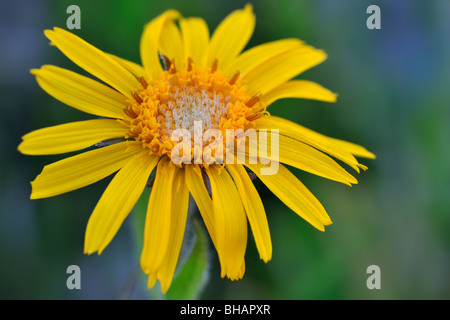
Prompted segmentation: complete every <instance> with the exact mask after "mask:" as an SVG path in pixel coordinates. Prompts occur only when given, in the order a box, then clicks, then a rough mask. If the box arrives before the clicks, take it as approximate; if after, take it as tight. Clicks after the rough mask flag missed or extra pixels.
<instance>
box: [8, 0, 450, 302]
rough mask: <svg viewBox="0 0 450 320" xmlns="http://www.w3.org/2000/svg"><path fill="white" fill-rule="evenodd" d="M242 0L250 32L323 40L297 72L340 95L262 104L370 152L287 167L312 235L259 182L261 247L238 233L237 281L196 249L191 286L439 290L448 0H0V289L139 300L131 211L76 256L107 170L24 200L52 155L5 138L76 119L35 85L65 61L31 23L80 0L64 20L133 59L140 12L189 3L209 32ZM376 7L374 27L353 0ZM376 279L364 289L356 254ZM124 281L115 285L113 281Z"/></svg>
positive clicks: (268, 295) (446, 181)
mask: <svg viewBox="0 0 450 320" xmlns="http://www.w3.org/2000/svg"><path fill="white" fill-rule="evenodd" d="M247 2H251V3H252V4H253V6H254V11H255V13H256V16H257V23H256V29H255V33H254V35H253V37H252V39H251V41H250V43H249V45H248V46H249V47H250V46H254V45H257V44H260V43H264V42H267V41H273V40H277V39H280V38H288V37H297V38H300V39H303V40H305V41H306V42H307V43H309V44H312V45H314V46H315V47H318V48H322V49H324V50H325V51H326V52H327V53H328V56H329V58H328V60H327V61H326V62H325V63H323V64H321V65H319V66H317V67H315V68H313V69H311V70H309V71H307V72H305V73H304V74H302V75H300V76H299V78H304V79H310V80H314V81H317V82H318V83H320V84H322V85H324V86H325V87H327V88H330V89H331V90H332V91H334V92H337V93H339V98H338V102H337V103H335V104H328V103H324V102H316V101H308V100H296V99H286V100H281V101H278V102H276V103H275V104H273V105H272V106H271V107H270V110H269V111H270V112H271V113H272V114H274V115H281V116H284V117H287V118H289V119H292V120H294V121H296V122H298V123H300V124H302V125H304V126H306V127H309V128H311V129H313V130H316V131H318V132H321V133H324V134H327V135H329V136H333V137H337V138H341V139H346V140H349V141H353V142H356V143H359V144H362V145H364V146H366V147H367V148H368V149H369V150H371V151H372V152H374V153H375V154H376V155H377V159H376V160H362V163H363V164H365V165H367V166H368V167H369V170H368V171H367V172H363V173H362V174H360V175H358V176H357V178H358V180H359V184H357V185H355V186H353V187H352V188H349V187H347V186H345V185H342V184H339V183H335V182H332V181H328V180H325V179H322V178H320V177H315V176H312V175H310V174H307V173H304V172H301V171H298V170H293V171H294V172H295V174H296V175H297V176H298V177H299V178H300V179H301V180H302V181H303V182H304V184H305V185H306V186H307V187H308V188H310V190H311V191H312V192H313V193H314V194H315V195H316V196H317V198H318V199H319V200H320V201H321V202H322V204H323V205H324V206H325V208H326V209H327V211H328V213H329V214H330V216H331V218H332V220H333V222H334V224H333V225H331V226H329V227H328V228H327V229H326V232H325V233H322V232H320V231H317V230H316V229H314V228H312V227H311V226H310V225H308V224H307V223H305V222H304V221H303V220H302V219H300V218H298V217H297V216H296V215H295V214H294V213H293V212H291V211H290V210H289V209H288V208H287V207H285V206H284V205H283V204H282V203H281V201H279V200H278V199H276V198H275V197H274V196H273V195H271V193H270V192H269V191H268V190H267V189H266V188H265V187H264V186H263V185H262V184H261V183H260V182H256V185H257V187H258V189H259V190H260V193H261V196H262V197H263V201H264V204H265V207H266V211H267V215H268V220H269V225H270V229H271V234H272V241H273V246H274V254H273V259H272V261H270V262H269V263H267V264H264V262H262V261H260V260H259V258H258V254H257V252H256V249H255V246H254V241H253V239H252V238H251V236H250V240H249V244H248V251H247V254H246V263H247V264H246V266H247V267H246V274H245V277H244V279H243V280H240V281H238V282H231V281H229V280H226V279H221V278H220V269H219V266H218V263H217V256H216V254H215V252H214V251H211V258H210V264H211V266H210V274H209V282H208V284H207V286H206V288H205V290H204V291H203V294H202V295H201V298H202V299H449V298H450V273H449V270H450V268H449V267H450V229H449V227H450V200H449V197H448V196H449V193H450V166H449V163H450V146H449V137H450V59H449V58H450V41H449V40H450V38H449V34H450V18H449V17H450V2H449V1H448V0H429V1H421V0H398V1H387V0H386V1H379V0H371V1H362V0H341V1H335V0H314V1H313V0H290V1H288V0H280V1H269V0H266V1H258V0H254V1H250V0H249V1H211V0H204V1H185V0H178V1H175V0H166V1H151V0H145V1H129V0H115V1H104V0H102V1H87V0H76V1H72V0H71V1H65V0H64V1H56V0H54V1H50V0H48V1H44V0H41V1H36V0H17V1H1V2H0V43H1V49H0V97H1V99H0V101H1V102H0V105H1V117H0V136H1V139H0V152H1V158H0V168H1V169H0V191H1V192H0V298H2V299H118V298H122V297H127V298H131V299H144V298H146V297H147V293H146V290H145V289H144V287H143V286H142V285H141V284H139V283H138V285H137V287H136V288H135V290H133V291H131V292H128V293H127V292H125V291H127V289H126V288H127V283H128V281H129V279H130V278H132V277H133V274H135V272H136V267H137V265H138V257H139V254H138V253H136V252H135V249H134V238H133V237H134V234H133V230H132V215H131V216H130V217H129V218H128V219H127V220H126V222H125V224H124V226H123V227H122V229H121V230H120V232H119V234H118V235H117V237H116V238H115V239H114V240H113V241H112V243H111V244H110V245H109V247H108V248H107V250H106V251H105V252H104V253H103V254H102V256H97V255H92V256H86V255H83V241H84V230H85V227H86V224H87V221H88V218H89V215H90V213H91V212H92V210H93V208H94V206H95V204H96V202H97V201H98V199H99V197H100V195H101V193H102V191H103V190H104V188H105V187H106V185H107V183H108V181H109V179H105V180H104V181H101V182H98V183H96V184H94V185H92V186H89V187H86V188H83V189H81V190H77V191H74V192H71V193H69V194H64V195H61V196H57V197H53V198H49V199H43V200H34V201H31V200H29V195H30V190H31V187H30V184H29V182H30V181H31V180H33V179H34V178H35V176H36V175H37V174H39V173H40V172H41V170H42V167H43V166H44V165H46V164H48V163H51V162H53V161H56V160H58V159H62V158H63V157H64V155H62V156H39V157H30V156H23V155H21V154H19V152H18V151H17V145H18V144H19V143H20V137H21V136H22V135H23V134H25V133H27V132H29V131H31V130H34V129H38V128H42V127H45V126H50V125H56V124H60V123H65V122H70V121H75V120H83V119H89V118H90V116H89V115H86V114H83V113H81V112H79V111H77V110H73V109H71V108H70V107H67V106H65V105H63V104H62V103H60V102H59V101H56V100H55V99H53V98H52V97H50V96H49V95H47V94H46V93H45V92H44V91H42V90H41V89H40V88H39V87H38V85H37V83H36V82H35V80H34V78H33V77H32V76H31V75H30V73H29V70H30V69H31V68H37V67H40V66H41V65H43V64H54V65H58V66H62V67H66V68H69V69H71V70H75V71H78V70H79V69H78V67H76V66H75V65H74V64H73V63H71V62H70V61H69V60H68V59H66V58H65V57H64V56H63V55H62V54H61V53H60V52H59V51H58V50H57V49H56V48H54V47H51V46H49V45H48V40H47V39H46V38H45V37H44V35H43V30H44V29H47V28H52V27H53V26H60V27H63V28H65V27H66V20H67V18H68V17H69V15H68V14H67V13H66V8H67V7H68V6H69V5H71V4H76V5H78V6H79V7H80V8H81V30H75V31H74V32H75V33H76V34H77V35H79V36H81V37H82V38H84V39H85V40H87V41H88V42H90V43H92V44H94V45H95V46H97V47H99V48H100V49H102V50H104V51H106V52H110V53H114V54H116V55H119V56H121V57H124V58H127V59H130V60H133V61H135V62H140V60H139V38H140V34H141V31H142V29H143V25H144V24H145V23H146V22H148V21H149V20H150V19H152V18H153V17H155V16H157V15H158V14H160V13H161V12H162V11H164V10H165V9H168V8H175V9H177V10H179V11H180V12H181V13H182V14H183V15H184V16H201V17H203V18H204V19H205V20H206V21H207V23H208V25H209V27H210V30H214V28H215V27H216V26H217V25H218V23H219V22H220V21H221V20H222V19H223V18H224V17H225V16H226V15H227V14H228V13H229V12H231V11H232V10H234V9H237V8H242V7H243V6H244V5H245V3H247ZM371 4H376V5H379V6H380V8H381V27H382V29H381V30H368V29H367V27H366V19H367V18H368V17H369V15H368V14H367V13H366V9H367V7H368V6H369V5H371ZM72 264H75V265H79V266H80V268H81V275H82V278H81V279H82V282H81V283H82V284H81V285H82V289H81V290H68V289H67V287H66V279H67V277H68V274H66V268H67V267H68V266H69V265H72ZM373 264H375V265H378V266H379V267H380V269H381V289H380V290H369V289H368V288H367V287H366V280H367V278H368V276H369V275H368V274H367V273H366V269H367V267H368V266H369V265H373ZM124 292H125V293H124Z"/></svg>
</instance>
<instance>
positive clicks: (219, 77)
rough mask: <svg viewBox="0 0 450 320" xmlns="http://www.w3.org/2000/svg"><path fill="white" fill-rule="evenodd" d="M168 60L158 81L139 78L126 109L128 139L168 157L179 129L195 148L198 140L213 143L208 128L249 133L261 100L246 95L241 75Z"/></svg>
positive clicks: (206, 144) (259, 108) (258, 115)
mask: <svg viewBox="0 0 450 320" xmlns="http://www.w3.org/2000/svg"><path fill="white" fill-rule="evenodd" d="M166 62H167V64H168V68H167V70H166V71H164V72H163V73H162V75H161V76H160V78H159V79H156V80H150V81H148V80H145V79H144V78H141V79H140V82H141V87H140V88H138V89H137V90H136V91H134V92H132V96H133V98H134V99H130V101H129V103H130V104H129V105H128V106H127V107H126V108H125V109H124V112H125V114H126V115H127V116H128V122H129V125H130V130H129V132H128V134H127V138H134V139H135V140H137V141H141V142H142V144H143V146H144V147H145V148H148V149H150V151H151V152H152V153H153V154H157V155H161V156H162V155H165V154H168V155H169V156H170V155H171V152H172V149H173V148H174V146H175V145H176V144H177V141H178V139H177V138H176V137H174V135H178V137H179V135H180V131H179V130H182V131H181V132H182V135H183V136H184V137H186V136H187V137H188V138H190V139H191V141H192V144H191V145H192V147H193V146H194V140H195V139H200V140H196V141H197V142H198V141H201V144H202V148H203V149H205V148H207V147H208V145H209V144H210V143H212V142H213V141H214V138H209V136H210V133H208V132H210V130H216V131H217V130H218V131H219V132H220V133H221V134H222V135H223V137H225V131H226V130H227V129H234V130H237V129H242V130H247V129H248V128H250V127H252V122H253V121H254V120H256V119H257V118H259V117H260V116H261V115H262V112H263V111H264V110H261V109H264V108H261V105H260V101H259V97H257V96H249V95H248V94H247V92H246V88H245V86H244V85H243V83H242V80H241V79H240V73H239V72H238V71H237V72H235V73H234V75H233V76H232V77H227V76H226V75H225V74H224V73H223V72H222V71H220V70H218V69H217V60H216V61H215V62H214V63H213V65H212V66H211V68H206V67H194V64H193V62H192V60H191V59H188V63H187V64H186V66H184V67H183V68H182V69H181V70H177V69H176V68H175V65H174V64H173V62H172V63H171V62H170V61H168V59H166ZM205 134H206V135H205ZM207 136H208V137H207ZM196 137H197V138H196ZM198 137H200V138H198ZM223 140H224V141H223V144H224V145H225V138H224V139H223ZM216 143H217V142H216ZM193 154H194V153H192V157H193Z"/></svg>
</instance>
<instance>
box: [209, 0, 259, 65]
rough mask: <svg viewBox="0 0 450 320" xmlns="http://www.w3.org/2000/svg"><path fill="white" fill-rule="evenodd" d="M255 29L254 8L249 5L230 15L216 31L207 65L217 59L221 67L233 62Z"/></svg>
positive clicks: (210, 45) (210, 46)
mask: <svg viewBox="0 0 450 320" xmlns="http://www.w3.org/2000/svg"><path fill="white" fill-rule="evenodd" d="M254 28H255V15H254V14H253V7H252V6H251V5H250V4H247V5H246V6H245V7H244V9H242V10H236V11H233V12H232V13H230V14H229V15H228V16H227V17H226V18H225V19H224V20H223V21H222V22H221V23H220V24H219V26H218V27H217V28H216V30H215V31H214V33H213V35H212V37H211V42H210V44H209V50H208V58H207V62H206V63H207V65H208V66H211V65H212V63H213V62H214V60H215V59H217V61H218V63H219V67H222V66H225V65H227V64H228V62H229V61H231V60H233V59H234V58H235V57H236V56H237V55H238V54H239V53H240V52H241V51H242V50H243V49H244V47H245V45H246V44H247V42H248V41H249V40H250V37H251V36H252V34H253V30H254Z"/></svg>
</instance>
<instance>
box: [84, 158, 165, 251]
mask: <svg viewBox="0 0 450 320" xmlns="http://www.w3.org/2000/svg"><path fill="white" fill-rule="evenodd" d="M158 160H159V157H158V156H155V155H149V154H148V151H147V150H144V151H141V153H139V154H137V155H136V156H134V157H132V158H131V159H129V160H128V162H127V163H126V164H125V165H124V166H123V167H122V169H120V171H119V172H118V173H117V174H116V176H115V177H114V178H113V179H112V181H111V182H110V183H109V185H108V187H107V188H106V190H105V192H104V193H103V195H102V197H101V198H100V200H99V202H98V203H97V206H96V207H95V209H94V212H93V213H92V215H91V217H90V218H89V222H88V225H87V229H86V239H85V245H84V251H85V253H89V254H91V253H94V252H96V251H98V254H101V253H102V251H103V250H104V249H105V248H106V246H107V245H108V244H109V243H110V242H111V240H112V239H113V238H114V236H115V235H116V233H117V231H118V230H119V228H120V226H121V225H122V223H123V221H124V220H125V218H126V217H127V216H128V214H129V213H130V211H131V210H132V209H133V207H134V205H135V204H136V202H137V200H138V199H139V197H140V195H141V193H142V191H144V188H145V186H146V185H147V182H148V178H149V176H150V173H151V172H152V170H153V169H154V168H155V166H156V164H157V163H158Z"/></svg>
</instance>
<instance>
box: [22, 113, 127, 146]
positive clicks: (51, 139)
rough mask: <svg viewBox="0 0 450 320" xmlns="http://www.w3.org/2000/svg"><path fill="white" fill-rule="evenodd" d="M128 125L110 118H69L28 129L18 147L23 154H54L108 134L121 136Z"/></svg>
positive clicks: (97, 140) (103, 137)
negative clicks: (64, 122) (72, 119)
mask: <svg viewBox="0 0 450 320" xmlns="http://www.w3.org/2000/svg"><path fill="white" fill-rule="evenodd" d="M128 130H129V128H128V126H126V125H124V124H123V123H121V122H120V121H117V120H112V119H95V120H86V121H78V122H71V123H66V124H61V125H57V126H53V127H48V128H43V129H39V130H35V131H33V132H30V133H28V134H26V135H24V136H23V137H22V140H23V141H22V143H21V144H20V145H19V147H18V149H19V151H20V152H22V153H24V154H30V155H39V154H58V153H65V152H71V151H77V150H81V149H84V148H87V147H90V146H92V145H93V144H95V143H97V142H99V141H103V140H107V139H112V138H118V137H120V138H123V137H125V134H126V133H127V132H128Z"/></svg>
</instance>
